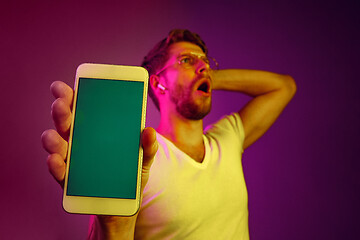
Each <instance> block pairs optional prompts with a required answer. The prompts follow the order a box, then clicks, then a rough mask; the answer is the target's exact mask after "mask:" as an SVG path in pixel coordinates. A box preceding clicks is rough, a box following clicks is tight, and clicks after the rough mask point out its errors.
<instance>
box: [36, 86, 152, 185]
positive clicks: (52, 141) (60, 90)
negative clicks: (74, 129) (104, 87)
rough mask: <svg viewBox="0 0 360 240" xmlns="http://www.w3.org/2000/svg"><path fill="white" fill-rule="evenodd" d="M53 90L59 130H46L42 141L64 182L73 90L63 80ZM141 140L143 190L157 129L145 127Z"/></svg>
mask: <svg viewBox="0 0 360 240" xmlns="http://www.w3.org/2000/svg"><path fill="white" fill-rule="evenodd" d="M51 91H52V93H53V95H54V96H55V97H56V98H57V99H56V100H55V101H54V103H53V105H52V116H53V120H54V123H55V126H56V128H57V132H56V131H54V130H47V131H45V132H44V133H43V135H42V141H43V146H44V148H45V149H46V150H47V151H48V152H49V153H50V155H49V157H48V161H47V162H48V166H49V171H50V172H51V174H52V175H53V176H54V178H55V179H56V180H57V181H58V182H60V183H63V180H64V174H65V167H66V165H65V162H64V159H65V156H66V151H67V148H68V144H67V142H66V140H67V138H68V134H69V128H70V122H69V119H71V117H72V113H71V111H70V106H71V105H72V98H73V97H72V94H73V91H72V89H71V88H70V87H69V86H67V85H66V84H64V83H62V82H54V83H53V84H52V86H51ZM141 140H142V145H143V150H144V152H143V155H144V159H143V160H144V164H143V171H142V172H143V174H142V186H141V191H142V190H143V188H144V186H145V184H146V180H147V178H148V170H149V169H150V165H151V160H152V159H153V157H154V155H155V153H156V150H157V142H156V138H155V131H154V130H153V129H151V128H148V129H145V130H144V132H143V135H142V139H141ZM144 173H145V174H144Z"/></svg>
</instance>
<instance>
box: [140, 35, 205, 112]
mask: <svg viewBox="0 0 360 240" xmlns="http://www.w3.org/2000/svg"><path fill="white" fill-rule="evenodd" d="M177 42H191V43H194V44H196V45H198V46H199V47H200V48H201V49H202V50H203V52H204V53H205V54H206V55H207V54H208V49H207V47H206V45H205V42H204V41H203V40H202V39H201V38H200V36H199V35H198V34H197V33H194V32H191V31H189V30H187V29H174V30H171V31H170V32H169V34H168V36H167V37H166V38H164V39H163V40H161V41H160V42H159V43H158V44H156V45H155V47H154V48H153V49H151V50H150V52H149V53H148V54H147V55H146V56H145V57H144V60H143V62H142V64H141V66H142V67H144V68H145V69H146V70H148V72H149V75H150V76H151V75H153V74H155V73H156V72H157V71H158V70H159V69H161V68H162V67H163V66H164V64H165V62H166V61H167V60H168V58H169V56H168V49H169V47H170V45H171V44H174V43H177ZM149 95H150V97H151V99H152V100H153V102H154V104H155V106H156V107H157V109H158V110H160V107H159V101H158V99H157V98H156V96H155V93H154V92H153V90H152V88H151V87H149Z"/></svg>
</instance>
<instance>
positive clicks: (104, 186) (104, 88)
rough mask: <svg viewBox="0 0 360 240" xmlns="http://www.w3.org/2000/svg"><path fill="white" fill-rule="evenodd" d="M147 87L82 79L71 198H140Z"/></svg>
mask: <svg viewBox="0 0 360 240" xmlns="http://www.w3.org/2000/svg"><path fill="white" fill-rule="evenodd" d="M143 91H144V83H143V82H137V81H122V80H120V81H119V80H108V79H91V78H80V79H79V84H78V94H77V103H76V111H75V120H74V130H73V138H72V149H71V155H70V157H71V159H70V166H69V178H68V186H67V195H71V196H88V197H107V198H125V199H135V198H136V183H137V174H138V158H139V146H140V134H141V115H142V105H143Z"/></svg>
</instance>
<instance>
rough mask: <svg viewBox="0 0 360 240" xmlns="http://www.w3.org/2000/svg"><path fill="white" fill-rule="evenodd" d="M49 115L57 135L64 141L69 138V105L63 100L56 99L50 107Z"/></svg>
mask: <svg viewBox="0 0 360 240" xmlns="http://www.w3.org/2000/svg"><path fill="white" fill-rule="evenodd" d="M51 115H52V118H53V120H54V124H55V127H56V129H57V130H58V132H59V134H60V135H61V136H62V137H63V138H64V139H65V140H68V138H69V131H70V125H71V110H70V105H69V104H68V103H67V102H66V100H65V99H64V98H58V99H56V100H55V101H54V103H53V104H52V105H51Z"/></svg>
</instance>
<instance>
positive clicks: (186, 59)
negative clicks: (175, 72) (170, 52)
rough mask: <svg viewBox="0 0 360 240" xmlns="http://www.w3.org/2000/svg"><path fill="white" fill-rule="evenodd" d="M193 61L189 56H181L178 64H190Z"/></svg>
mask: <svg viewBox="0 0 360 240" xmlns="http://www.w3.org/2000/svg"><path fill="white" fill-rule="evenodd" d="M193 62H194V60H193V58H192V57H190V56H182V57H181V58H180V59H179V63H180V64H192V63H193Z"/></svg>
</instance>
